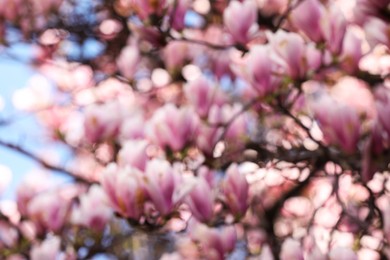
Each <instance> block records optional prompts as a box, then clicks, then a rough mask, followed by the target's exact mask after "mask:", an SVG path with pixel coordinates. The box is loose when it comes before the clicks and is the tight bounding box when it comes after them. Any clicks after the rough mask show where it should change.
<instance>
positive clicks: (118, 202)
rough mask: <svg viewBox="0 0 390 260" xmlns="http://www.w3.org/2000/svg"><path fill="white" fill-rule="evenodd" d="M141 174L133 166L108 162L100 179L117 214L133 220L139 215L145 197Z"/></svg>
mask: <svg viewBox="0 0 390 260" xmlns="http://www.w3.org/2000/svg"><path fill="white" fill-rule="evenodd" d="M141 176H142V173H141V172H140V171H139V170H137V169H135V168H131V167H125V168H119V167H118V166H117V165H116V164H110V165H108V166H107V168H106V169H105V171H104V172H103V175H102V180H101V183H102V186H103V189H104V191H105V192H106V194H107V196H108V198H109V202H110V204H111V206H112V207H113V208H114V209H115V210H116V211H117V212H118V213H119V214H121V215H123V216H125V217H128V218H132V219H135V220H138V219H139V218H140V217H141V215H142V213H143V207H144V201H145V198H146V193H145V191H144V187H143V186H142V183H141V180H140V179H141Z"/></svg>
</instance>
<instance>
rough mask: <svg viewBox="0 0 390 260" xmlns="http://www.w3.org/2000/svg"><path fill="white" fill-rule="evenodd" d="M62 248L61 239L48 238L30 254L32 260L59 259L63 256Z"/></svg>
mask: <svg viewBox="0 0 390 260" xmlns="http://www.w3.org/2000/svg"><path fill="white" fill-rule="evenodd" d="M60 246H61V240H60V238H59V237H57V236H53V237H49V238H46V239H45V240H44V241H43V242H42V243H41V244H39V245H34V246H33V248H32V249H31V252H30V257H31V260H42V259H58V257H59V256H60V254H61V251H60V250H61V249H60Z"/></svg>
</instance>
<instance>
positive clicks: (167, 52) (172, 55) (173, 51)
mask: <svg viewBox="0 0 390 260" xmlns="http://www.w3.org/2000/svg"><path fill="white" fill-rule="evenodd" d="M189 54H190V48H189V45H188V43H186V42H180V41H172V42H169V43H168V44H167V46H166V47H165V48H164V51H163V56H164V62H165V66H166V67H167V69H168V70H170V71H173V72H174V71H175V70H180V68H181V67H182V66H184V65H185V63H186V61H187V60H188V59H189Z"/></svg>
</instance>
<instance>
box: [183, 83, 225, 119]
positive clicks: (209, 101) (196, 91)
mask: <svg viewBox="0 0 390 260" xmlns="http://www.w3.org/2000/svg"><path fill="white" fill-rule="evenodd" d="M212 84H213V83H212V82H210V81H209V80H208V79H206V78H205V77H199V78H198V79H196V80H194V81H190V82H189V83H187V84H186V85H185V87H184V91H185V94H186V97H187V99H188V100H189V101H190V103H191V104H192V105H193V106H194V107H195V111H196V112H197V113H198V114H199V115H200V116H201V117H207V115H208V113H209V110H210V108H211V106H212V105H214V104H216V105H222V104H224V103H225V97H224V95H223V92H222V91H221V90H220V89H219V88H217V87H214V86H213V85H212Z"/></svg>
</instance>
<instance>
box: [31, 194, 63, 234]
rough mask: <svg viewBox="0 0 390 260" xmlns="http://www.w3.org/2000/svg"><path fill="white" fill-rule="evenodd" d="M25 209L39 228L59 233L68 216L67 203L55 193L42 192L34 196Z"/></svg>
mask: <svg viewBox="0 0 390 260" xmlns="http://www.w3.org/2000/svg"><path fill="white" fill-rule="evenodd" d="M59 201H61V203H59ZM27 209H28V215H29V216H30V218H31V219H32V220H33V221H34V222H35V223H36V224H38V225H39V227H42V228H47V229H49V230H52V231H59V230H60V229H61V228H62V227H63V225H64V224H65V221H66V218H67V216H68V212H69V201H67V200H65V199H64V198H63V197H61V196H60V195H59V194H58V193H57V192H44V193H40V194H38V195H37V196H35V197H34V198H33V199H32V200H31V201H30V203H29V205H28V208H27Z"/></svg>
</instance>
